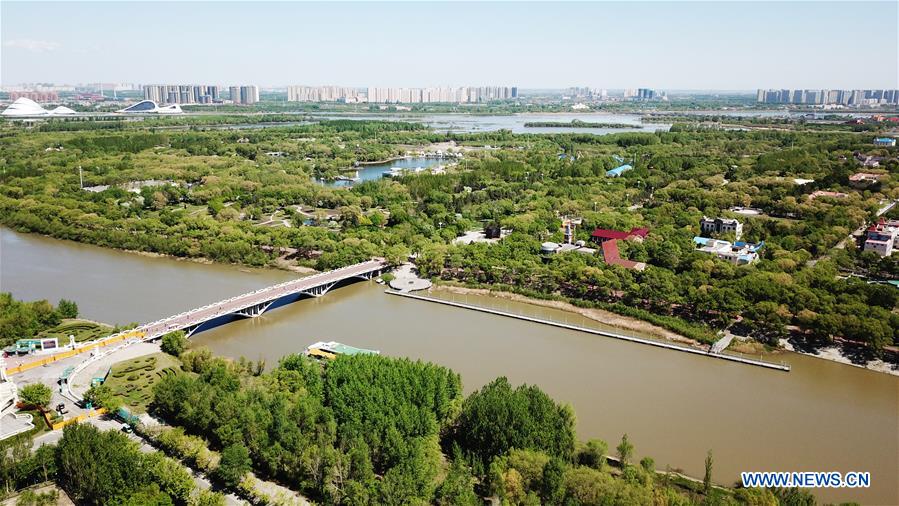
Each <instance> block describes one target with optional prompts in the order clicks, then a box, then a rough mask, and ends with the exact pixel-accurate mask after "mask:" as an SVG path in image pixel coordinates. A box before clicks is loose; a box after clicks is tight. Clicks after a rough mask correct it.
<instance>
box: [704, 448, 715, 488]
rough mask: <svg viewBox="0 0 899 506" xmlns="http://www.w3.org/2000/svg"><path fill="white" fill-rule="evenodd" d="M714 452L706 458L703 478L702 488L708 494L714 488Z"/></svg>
mask: <svg viewBox="0 0 899 506" xmlns="http://www.w3.org/2000/svg"><path fill="white" fill-rule="evenodd" d="M712 463H713V461H712V450H709V453H708V454H707V455H706V456H705V474H704V475H703V476H702V488H703V490H704V491H705V493H706V494H708V493H709V490H710V489H711V488H712Z"/></svg>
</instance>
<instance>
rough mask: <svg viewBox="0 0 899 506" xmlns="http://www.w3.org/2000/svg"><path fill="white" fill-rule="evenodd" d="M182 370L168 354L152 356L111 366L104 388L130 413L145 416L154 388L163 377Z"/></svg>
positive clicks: (179, 364)
mask: <svg viewBox="0 0 899 506" xmlns="http://www.w3.org/2000/svg"><path fill="white" fill-rule="evenodd" d="M180 369H181V363H180V362H178V359H176V358H175V357H172V356H171V355H169V354H167V353H153V354H152V355H144V356H142V357H137V358H135V359H131V360H125V361H122V362H117V363H115V364H113V366H112V371H111V372H110V373H109V376H108V377H107V378H106V385H107V386H109V387H110V388H111V389H112V391H113V393H114V394H115V395H116V396H117V397H119V398H120V399H121V400H122V405H123V406H124V407H125V408H127V409H128V410H129V411H131V412H133V413H145V412H146V411H147V405H148V404H149V403H150V401H151V400H153V385H155V384H156V382H157V381H159V380H160V379H161V378H162V377H164V376H167V375H169V374H175V372H177V371H178V370H180Z"/></svg>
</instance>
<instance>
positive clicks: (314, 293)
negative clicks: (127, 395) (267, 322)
mask: <svg viewBox="0 0 899 506" xmlns="http://www.w3.org/2000/svg"><path fill="white" fill-rule="evenodd" d="M386 270H387V262H386V261H385V260H384V259H383V258H375V259H372V260H369V261H367V262H361V263H358V264H354V265H349V266H347V267H341V268H340V269H335V270H333V271H327V272H320V273H318V274H313V275H312V276H307V277H305V278H300V279H294V280H291V281H286V282H284V283H279V284H277V285H272V286H269V287H266V288H260V289H259V290H254V291H252V292H247V293H244V294H241V295H237V296H234V297H231V298H228V299H225V300H220V301H218V302H213V303H212V304H206V305H205V306H202V307H198V308H196V309H191V310H189V311H185V312H183V313H178V314H176V315H173V316H169V317H167V318H163V319H161V320H156V321H153V322H150V323H145V324H143V325H140V326H138V327H136V328H133V329H130V330H126V331H124V332H119V333H118V334H113V335H111V336H108V337H105V338H103V339H98V340H97V341H93V342H91V343H87V344H85V345H83V346H77V347H75V348H74V349H70V350H66V351H63V352H61V353H57V354H54V355H48V356H46V357H43V358H41V359H38V360H35V361H32V362H27V363H24V364H20V365H17V366H14V367H10V368H8V369H4V370H3V371H2V372H4V373H6V374H8V375H13V374H18V373H20V372H24V371H27V370H28V369H33V368H35V367H40V366H44V365H49V364H51V363H53V362H58V361H60V360H64V359H66V358H69V357H72V356H75V355H78V354H80V353H83V352H86V351H92V352H93V353H94V354H96V353H99V352H100V349H101V348H104V349H109V347H110V346H112V345H114V344H119V343H121V345H124V346H127V344H129V343H131V342H135V341H150V340H153V339H156V338H158V337H161V336H163V335H165V334H168V333H169V332H174V331H176V330H183V331H184V332H185V333H186V334H187V335H188V336H191V335H193V334H195V333H197V332H201V331H204V330H208V329H211V328H214V327H218V326H219V325H224V324H226V323H229V322H231V321H233V320H236V319H242V318H256V317H258V316H260V315H262V314H263V313H265V312H266V311H269V310H272V309H275V308H278V307H281V306H284V305H286V304H290V303H291V302H294V301H296V300H298V299H301V298H303V297H321V296H322V295H325V294H326V293H328V292H329V291H330V290H331V289H332V288H334V287H335V286H337V285H339V284H341V283H345V282H347V281H349V280H352V279H373V278H376V277H378V276H380V275H381V274H382V273H383V272H384V271H386ZM123 341H124V343H123ZM3 367H4V366H3V364H2V363H0V369H2V368H3ZM76 369H77V368H76Z"/></svg>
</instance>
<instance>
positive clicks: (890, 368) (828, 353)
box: [778, 339, 899, 376]
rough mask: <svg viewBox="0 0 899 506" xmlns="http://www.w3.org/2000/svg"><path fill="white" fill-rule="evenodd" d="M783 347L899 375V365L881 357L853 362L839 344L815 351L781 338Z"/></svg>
mask: <svg viewBox="0 0 899 506" xmlns="http://www.w3.org/2000/svg"><path fill="white" fill-rule="evenodd" d="M778 344H779V345H780V347H781V348H782V349H784V350H785V351H789V352H792V353H797V354H799V355H805V356H808V357H814V358H818V359H821V360H829V361H831V362H836V363H838V364H843V365H851V366H853V367H858V368H859V369H867V370H869V371H874V372H880V373H884V374H889V375H891V376H899V367H897V366H896V365H895V364H891V363H889V362H886V361H884V360H881V359H879V358H878V359H874V360H869V361H867V362H865V364H864V365H862V364H858V363H856V362H853V361H852V359H851V358H850V357H849V356H847V355H846V353H844V352H843V350H842V349H840V348H839V347H837V346H829V347H827V348H820V349H818V350H816V351H815V352H814V353H813V352H808V351H802V350H800V349H798V348H796V347H795V346H793V345H792V344H791V343H790V342H789V341H787V340H786V339H781V340H780V342H779V343H778Z"/></svg>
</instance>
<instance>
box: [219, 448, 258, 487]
mask: <svg viewBox="0 0 899 506" xmlns="http://www.w3.org/2000/svg"><path fill="white" fill-rule="evenodd" d="M252 466H253V461H252V460H250V452H249V450H247V447H246V446H244V445H242V444H233V445H231V446H227V447H225V449H224V450H222V460H221V461H220V462H219V466H218V469H216V471H215V475H216V477H217V478H218V479H219V480H221V481H222V483H224V484H225V485H227V486H229V487H236V486H237V484H239V483H240V481H241V480H242V479H243V477H244V475H245V474H247V473H248V472H249V471H250V469H251V468H252Z"/></svg>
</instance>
